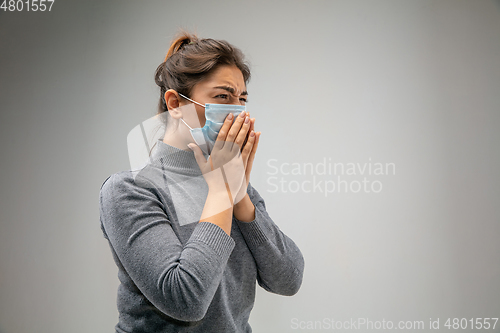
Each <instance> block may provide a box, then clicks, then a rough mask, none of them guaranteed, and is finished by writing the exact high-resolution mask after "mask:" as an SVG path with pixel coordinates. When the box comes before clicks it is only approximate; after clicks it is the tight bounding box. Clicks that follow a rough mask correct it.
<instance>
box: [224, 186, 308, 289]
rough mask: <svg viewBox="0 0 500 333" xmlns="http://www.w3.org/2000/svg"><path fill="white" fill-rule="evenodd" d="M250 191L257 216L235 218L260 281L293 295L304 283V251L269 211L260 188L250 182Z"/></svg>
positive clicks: (262, 285) (263, 285)
mask: <svg viewBox="0 0 500 333" xmlns="http://www.w3.org/2000/svg"><path fill="white" fill-rule="evenodd" d="M247 192H248V195H249V197H250V200H251V201H252V203H253V204H254V206H255V219H254V220H253V221H252V222H242V221H239V220H238V219H236V218H234V217H233V218H234V220H235V221H236V222H237V223H238V226H239V228H240V230H241V233H242V234H243V237H244V239H245V241H246V243H247V245H248V247H249V249H250V251H251V253H252V255H253V257H254V259H255V262H256V264H257V269H258V274H257V281H258V283H259V285H260V286H261V287H262V288H264V289H265V290H267V291H269V292H273V293H276V294H280V295H284V296H291V295H294V294H295V293H297V292H298V290H299V288H300V285H301V284H302V277H303V273H304V258H303V256H302V253H301V252H300V250H299V248H298V247H297V245H295V243H294V242H293V241H292V240H291V239H290V238H289V237H288V236H286V235H285V234H284V233H283V232H282V231H281V230H280V229H279V228H278V226H277V225H276V224H275V223H274V222H273V220H272V219H271V217H270V216H269V215H268V214H267V211H266V206H265V203H264V199H263V198H262V197H261V196H260V194H259V193H258V192H257V190H255V189H254V188H253V187H252V186H251V185H250V184H249V185H248V191H247Z"/></svg>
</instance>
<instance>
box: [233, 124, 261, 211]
mask: <svg viewBox="0 0 500 333" xmlns="http://www.w3.org/2000/svg"><path fill="white" fill-rule="evenodd" d="M247 115H248V116H249V114H247ZM250 122H251V123H250V129H249V134H248V136H246V137H237V138H236V140H235V143H237V144H239V145H240V146H241V158H242V159H243V164H244V166H245V178H244V179H243V184H242V185H241V187H240V190H239V191H238V194H237V195H236V197H235V200H234V203H235V205H238V204H239V203H240V202H241V200H242V199H243V198H245V196H246V195H247V187H248V183H249V182H250V173H251V172H252V166H253V161H254V158H255V153H256V151H257V147H258V145H259V139H260V135H261V132H255V131H254V124H255V118H252V119H250ZM240 206H241V205H240ZM238 208H239V207H236V206H235V209H238ZM237 218H238V217H237Z"/></svg>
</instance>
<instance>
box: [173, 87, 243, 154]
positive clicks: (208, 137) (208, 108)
mask: <svg viewBox="0 0 500 333" xmlns="http://www.w3.org/2000/svg"><path fill="white" fill-rule="evenodd" d="M179 95H181V96H182V97H184V98H185V99H187V100H189V101H191V102H193V103H196V104H198V105H200V106H203V107H204V108H205V119H206V120H205V126H203V127H201V128H200V127H198V128H192V127H191V126H189V125H188V124H187V123H186V122H185V121H184V119H182V118H181V120H182V122H183V123H184V124H186V126H187V127H189V131H190V132H191V135H192V136H193V139H194V141H195V142H196V144H197V145H198V146H199V147H200V148H201V150H202V151H203V153H205V155H210V152H211V151H212V148H213V147H214V144H215V140H216V139H217V135H219V131H220V129H221V127H222V125H223V124H224V119H226V116H227V115H228V114H229V113H232V114H233V115H234V118H233V119H236V117H237V116H238V115H239V114H240V113H241V111H245V110H246V107H245V105H234V104H212V103H206V104H205V105H203V104H200V103H198V102H196V101H193V100H192V99H190V98H188V97H186V96H184V95H182V94H179ZM233 121H234V120H233Z"/></svg>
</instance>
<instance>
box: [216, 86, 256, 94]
mask: <svg viewBox="0 0 500 333" xmlns="http://www.w3.org/2000/svg"><path fill="white" fill-rule="evenodd" d="M214 89H224V90H226V91H229V92H230V93H231V94H233V95H234V93H235V92H236V90H234V88H233V87H229V86H217V87H214ZM241 95H242V96H243V95H248V92H247V91H246V90H245V91H243V92H242V93H241Z"/></svg>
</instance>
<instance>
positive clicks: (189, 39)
mask: <svg viewBox="0 0 500 333" xmlns="http://www.w3.org/2000/svg"><path fill="white" fill-rule="evenodd" d="M249 78H250V71H249V69H248V66H247V65H246V63H245V62H244V59H243V55H242V53H241V51H240V50H239V49H237V48H235V47H233V46H232V45H231V44H229V43H227V42H226V41H220V40H213V39H198V38H197V37H196V36H194V35H191V34H189V33H183V34H182V35H181V36H180V37H178V38H177V39H175V40H174V41H173V43H172V45H171V46H170V48H169V51H168V53H167V56H166V58H165V61H164V62H163V63H162V64H161V65H160V66H159V67H158V69H157V71H156V77H155V79H156V83H157V84H158V85H159V86H160V91H161V93H160V104H159V113H160V114H161V115H163V116H165V119H166V131H165V135H164V137H163V139H159V140H158V142H157V147H156V150H155V151H154V153H153V154H152V156H151V158H150V161H149V163H148V164H147V165H146V166H145V167H144V168H143V169H141V170H140V171H136V172H132V171H127V172H119V173H116V174H113V175H111V176H110V177H108V179H106V180H105V181H104V183H103V185H102V187H101V192H100V214H101V228H102V230H103V233H104V236H105V238H106V239H108V241H109V245H110V247H111V251H112V254H113V257H114V260H115V262H116V264H117V266H118V268H119V270H118V277H119V279H120V282H121V284H120V286H119V288H118V299H117V304H118V310H119V314H120V316H119V322H118V324H117V325H116V327H115V328H116V332H155V333H160V332H218V333H219V332H231V333H234V332H251V328H250V325H249V323H248V318H249V316H250V311H251V309H252V307H253V303H254V299H255V287H256V282H258V284H259V285H260V286H261V287H263V288H264V289H265V290H267V291H270V292H273V293H277V294H281V295H293V294H295V293H296V292H297V291H298V289H299V288H300V285H301V282H302V275H303V269H304V260H303V257H302V254H301V252H300V250H299V249H298V247H297V246H296V245H295V244H294V242H293V241H292V240H291V239H290V238H288V237H287V236H286V235H284V234H283V233H282V232H281V231H280V229H279V228H278V227H277V226H276V224H275V223H274V222H273V220H272V219H271V218H270V217H269V215H268V214H267V212H266V207H265V203H264V200H263V199H262V197H261V196H260V195H259V193H258V192H257V191H256V190H255V189H254V188H253V187H252V186H251V184H250V183H249V178H250V172H251V169H252V164H253V160H254V156H255V152H256V150H257V146H258V142H259V137H260V133H259V132H257V133H255V132H254V123H255V119H250V118H249V114H248V113H247V112H246V111H245V110H244V105H245V103H246V99H247V92H246V84H247V82H248V80H249ZM242 109H243V111H242ZM221 115H222V116H221ZM217 118H218V119H219V121H220V123H218V120H217ZM203 125H205V126H203ZM202 126H203V129H200V127H202ZM210 131H212V132H214V133H215V134H214V133H212V136H211V134H210ZM213 135H215V141H214V136H213ZM195 143H196V144H195Z"/></svg>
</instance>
